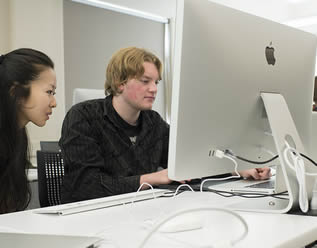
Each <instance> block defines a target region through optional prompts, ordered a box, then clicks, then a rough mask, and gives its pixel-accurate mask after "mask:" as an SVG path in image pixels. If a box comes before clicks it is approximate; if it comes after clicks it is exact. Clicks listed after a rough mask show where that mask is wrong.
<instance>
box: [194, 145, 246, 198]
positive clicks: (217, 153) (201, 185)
mask: <svg viewBox="0 0 317 248" xmlns="http://www.w3.org/2000/svg"><path fill="white" fill-rule="evenodd" d="M215 156H216V157H218V158H226V159H229V160H231V161H232V162H233V163H234V172H235V173H236V174H237V175H232V176H229V177H224V178H208V179H205V180H203V181H202V182H201V184H200V192H203V185H204V183H205V182H208V181H222V180H228V179H232V178H240V177H241V176H240V174H239V172H238V163H237V161H235V160H234V159H233V158H231V157H230V156H228V155H226V154H225V153H224V152H223V151H220V150H216V152H215Z"/></svg>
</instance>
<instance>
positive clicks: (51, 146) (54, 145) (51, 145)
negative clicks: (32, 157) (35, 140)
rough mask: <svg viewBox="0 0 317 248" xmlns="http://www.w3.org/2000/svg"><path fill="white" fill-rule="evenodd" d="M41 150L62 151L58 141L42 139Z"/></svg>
mask: <svg viewBox="0 0 317 248" xmlns="http://www.w3.org/2000/svg"><path fill="white" fill-rule="evenodd" d="M40 147H41V151H49V152H60V151H61V148H60V147H59V145H58V141H40Z"/></svg>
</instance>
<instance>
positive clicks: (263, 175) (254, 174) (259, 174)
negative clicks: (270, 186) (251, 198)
mask: <svg viewBox="0 0 317 248" xmlns="http://www.w3.org/2000/svg"><path fill="white" fill-rule="evenodd" d="M239 173H240V176H242V177H243V178H246V179H255V180H263V179H268V178H270V177H271V176H272V173H271V169H270V168H269V167H263V168H255V169H249V170H244V171H239Z"/></svg>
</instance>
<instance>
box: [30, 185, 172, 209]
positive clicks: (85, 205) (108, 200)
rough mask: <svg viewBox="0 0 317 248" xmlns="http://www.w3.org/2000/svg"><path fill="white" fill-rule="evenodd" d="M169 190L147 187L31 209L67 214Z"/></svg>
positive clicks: (160, 193)
mask: <svg viewBox="0 0 317 248" xmlns="http://www.w3.org/2000/svg"><path fill="white" fill-rule="evenodd" d="M167 192H170V191H169V190H165V189H153V190H151V189H149V190H142V191H139V192H133V193H127V194H122V195H115V196H108V197H103V198H97V199H92V200H86V201H80V202H73V203H68V204H63V205H57V206H52V207H46V208H39V209H35V210H33V212H35V213H39V214H58V215H69V214H75V213H80V212H86V211H92V210H96V209H101V208H106V207H112V206H117V205H122V204H127V203H132V202H136V201H142V200H148V199H154V198H156V197H160V196H162V195H164V194H165V193H167Z"/></svg>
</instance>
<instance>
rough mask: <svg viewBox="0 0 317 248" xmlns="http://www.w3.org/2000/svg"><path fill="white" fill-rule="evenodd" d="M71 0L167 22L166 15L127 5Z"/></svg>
mask: <svg viewBox="0 0 317 248" xmlns="http://www.w3.org/2000/svg"><path fill="white" fill-rule="evenodd" d="M72 1H73V2H77V3H82V4H86V5H90V6H94V7H97V8H102V9H108V10H112V11H116V12H120V13H124V14H128V15H132V16H137V17H141V18H144V19H148V20H152V21H156V22H161V23H168V22H169V19H168V18H166V17H162V16H158V15H153V14H150V13H147V12H143V11H139V10H135V9H130V8H127V7H123V6H120V5H116V4H112V3H107V2H104V1H100V0H72Z"/></svg>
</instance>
